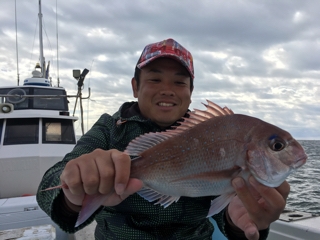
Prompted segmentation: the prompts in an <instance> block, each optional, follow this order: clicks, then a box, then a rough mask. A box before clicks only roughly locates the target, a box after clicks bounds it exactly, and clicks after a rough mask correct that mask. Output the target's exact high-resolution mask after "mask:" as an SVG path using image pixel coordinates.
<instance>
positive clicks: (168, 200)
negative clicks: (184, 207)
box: [137, 187, 180, 208]
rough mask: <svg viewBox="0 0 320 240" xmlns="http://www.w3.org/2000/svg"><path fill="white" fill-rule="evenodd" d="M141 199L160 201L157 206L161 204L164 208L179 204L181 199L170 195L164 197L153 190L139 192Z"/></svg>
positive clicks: (146, 189)
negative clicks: (175, 203)
mask: <svg viewBox="0 0 320 240" xmlns="http://www.w3.org/2000/svg"><path fill="white" fill-rule="evenodd" d="M137 193H138V194H139V195H140V196H141V197H143V198H144V199H146V200H147V201H149V202H153V201H156V200H158V201H157V202H156V203H155V205H156V204H160V205H161V206H163V207H164V208H166V207H168V206H170V205H171V204H172V203H174V202H177V201H178V200H179V198H180V197H173V196H168V195H164V194H161V193H158V192H156V191H155V190H153V189H150V188H146V187H144V188H142V189H141V190H140V191H138V192H137Z"/></svg>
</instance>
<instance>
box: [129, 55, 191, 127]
mask: <svg viewBox="0 0 320 240" xmlns="http://www.w3.org/2000/svg"><path fill="white" fill-rule="evenodd" d="M132 89H133V96H134V97H136V98H138V104H139V108H140V111H141V114H142V115H143V116H144V117H146V118H149V119H151V120H152V121H153V122H155V123H156V124H157V125H159V126H160V127H163V128H165V127H169V126H170V125H171V124H173V123H174V122H175V121H177V120H178V119H180V118H181V117H182V116H183V115H184V114H185V113H186V111H187V110H188V107H189V105H190V103H191V93H192V91H190V75H189V73H188V71H187V69H186V68H185V67H184V66H183V65H182V64H180V63H179V62H177V61H176V60H173V59H170V58H158V59H156V60H154V61H152V62H151V63H149V64H148V65H147V66H145V67H143V68H142V69H141V74H140V84H139V87H138V86H137V82H136V80H135V79H134V78H133V79H132Z"/></svg>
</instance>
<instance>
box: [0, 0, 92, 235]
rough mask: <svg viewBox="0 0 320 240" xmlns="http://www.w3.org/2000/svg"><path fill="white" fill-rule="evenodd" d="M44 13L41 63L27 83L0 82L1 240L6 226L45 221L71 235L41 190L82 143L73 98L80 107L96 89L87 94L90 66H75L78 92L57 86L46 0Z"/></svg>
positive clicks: (40, 17) (35, 224) (30, 224)
mask: <svg viewBox="0 0 320 240" xmlns="http://www.w3.org/2000/svg"><path fill="white" fill-rule="evenodd" d="M38 15H39V40H40V44H39V45H40V57H39V59H40V61H39V63H37V64H36V66H35V68H34V70H33V71H32V76H31V77H29V78H26V79H25V80H24V81H23V85H21V86H20V85H19V80H18V85H16V86H15V85H14V86H3V87H0V239H6V238H4V237H5V234H4V233H3V232H1V231H5V230H8V229H17V228H25V227H34V226H37V225H42V224H50V225H51V226H54V228H55V234H56V236H57V237H58V239H70V236H69V234H66V233H64V232H62V231H61V230H60V229H59V227H58V226H56V225H55V224H54V223H53V222H52V221H51V219H49V217H48V216H47V215H46V214H45V213H44V212H43V211H42V210H41V209H40V208H39V206H38V204H37V202H36V196H35V194H36V192H37V189H38V186H39V183H40V181H41V179H42V177H43V175H44V173H45V172H46V171H47V170H48V169H49V168H50V167H51V166H53V165H54V164H55V163H57V162H58V161H61V160H62V159H63V157H64V156H65V155H66V154H67V153H68V152H70V151H71V150H72V149H73V147H74V146H75V144H76V131H75V126H74V123H75V122H76V121H77V120H78V117H76V116H73V115H74V114H73V115H71V114H70V111H69V106H68V105H69V101H68V98H71V97H74V98H76V101H75V107H76V104H77V101H78V100H79V102H80V106H81V100H82V99H86V98H89V97H90V89H89V96H88V97H86V98H83V97H82V93H81V89H82V87H83V81H84V79H85V76H86V74H87V73H88V72H89V70H87V69H84V70H83V71H82V73H81V72H80V70H73V77H74V78H75V79H76V80H78V82H77V85H78V93H77V94H76V95H68V94H67V91H66V89H65V88H63V87H61V86H59V84H58V86H57V87H55V86H53V84H52V81H51V79H50V78H49V66H50V62H48V65H47V66H46V63H45V58H44V55H43V44H42V12H41V0H39V14H38ZM18 75H19V74H18ZM81 107H82V106H81ZM75 109H76V108H75ZM82 126H83V122H82ZM50 229H51V228H50ZM11 233H12V232H10V234H11ZM10 239H11V238H10Z"/></svg>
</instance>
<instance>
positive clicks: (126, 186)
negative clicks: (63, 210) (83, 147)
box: [60, 149, 142, 203]
mask: <svg viewBox="0 0 320 240" xmlns="http://www.w3.org/2000/svg"><path fill="white" fill-rule="evenodd" d="M130 167H131V159H130V157H129V156H128V155H127V154H124V153H123V152H120V151H118V150H115V149H113V150H108V151H104V150H101V149H96V150H94V151H93V152H91V153H89V154H84V155H82V156H80V157H78V158H76V159H73V160H71V161H69V162H68V163H67V164H66V166H65V169H64V170H63V172H62V174H61V176H60V179H61V182H62V183H63V184H66V185H67V186H68V190H67V191H65V190H64V192H65V193H66V194H65V195H66V197H67V198H68V199H69V200H70V201H71V202H72V203H78V202H79V198H81V199H83V196H84V194H88V195H93V194H96V193H99V194H102V195H108V194H111V195H112V194H113V192H114V191H116V195H117V196H115V198H118V200H119V201H122V200H121V199H124V198H126V197H127V196H129V195H130V194H132V193H134V192H136V191H137V190H139V189H140V188H141V186H142V183H141V181H139V180H137V179H136V180H133V181H129V180H130V179H129V178H130ZM73 195H74V196H73ZM75 196H79V197H75Z"/></svg>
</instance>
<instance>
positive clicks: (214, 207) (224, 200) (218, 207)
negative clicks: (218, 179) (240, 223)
mask: <svg viewBox="0 0 320 240" xmlns="http://www.w3.org/2000/svg"><path fill="white" fill-rule="evenodd" d="M235 195H236V194H235V192H231V193H225V194H222V195H220V196H219V197H217V198H215V199H213V200H212V201H211V207H210V209H209V212H208V216H207V217H211V216H213V215H215V214H217V213H219V212H221V211H222V210H223V209H224V208H225V207H226V206H228V204H229V203H230V202H231V200H232V198H233V197H234V196H235Z"/></svg>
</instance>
